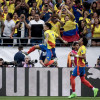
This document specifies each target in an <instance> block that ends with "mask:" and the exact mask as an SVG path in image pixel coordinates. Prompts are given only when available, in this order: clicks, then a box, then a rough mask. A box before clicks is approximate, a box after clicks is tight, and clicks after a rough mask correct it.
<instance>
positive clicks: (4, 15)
mask: <svg viewBox="0 0 100 100" xmlns="http://www.w3.org/2000/svg"><path fill="white" fill-rule="evenodd" d="M7 14H8V13H7ZM7 14H6V13H3V14H2V21H3V22H4V21H5V20H6V17H7Z"/></svg>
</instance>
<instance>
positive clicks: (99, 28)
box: [91, 18, 100, 46]
mask: <svg viewBox="0 0 100 100" xmlns="http://www.w3.org/2000/svg"><path fill="white" fill-rule="evenodd" d="M99 23H100V21H99V18H95V20H94V25H92V26H91V28H92V33H93V34H92V37H93V38H94V39H93V41H92V45H93V46H95V45H97V46H100V24H99ZM96 38H98V39H96Z"/></svg>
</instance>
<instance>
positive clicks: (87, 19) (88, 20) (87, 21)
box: [79, 17, 91, 28]
mask: <svg viewBox="0 0 100 100" xmlns="http://www.w3.org/2000/svg"><path fill="white" fill-rule="evenodd" d="M80 20H83V17H80V18H79V21H80ZM90 21H91V20H90V19H89V18H86V23H87V24H89V23H90ZM87 28H90V26H89V25H87Z"/></svg>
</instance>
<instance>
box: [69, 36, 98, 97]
mask: <svg viewBox="0 0 100 100" xmlns="http://www.w3.org/2000/svg"><path fill="white" fill-rule="evenodd" d="M87 43H88V40H87V39H86V38H85V37H83V38H81V39H80V40H79V44H80V48H79V50H78V53H77V55H75V54H72V55H71V56H75V57H77V66H76V67H75V69H74V71H73V73H72V75H71V78H70V81H71V86H72V91H73V93H72V94H71V95H70V96H69V97H68V98H74V97H76V96H77V95H76V93H75V78H76V77H77V76H78V75H79V76H80V79H81V82H82V83H83V84H84V85H86V86H88V87H89V88H91V89H92V90H93V92H94V97H96V96H97V93H98V88H94V87H93V86H92V85H91V84H90V83H89V82H88V81H87V80H86V79H85V60H86V47H85V46H86V45H87Z"/></svg>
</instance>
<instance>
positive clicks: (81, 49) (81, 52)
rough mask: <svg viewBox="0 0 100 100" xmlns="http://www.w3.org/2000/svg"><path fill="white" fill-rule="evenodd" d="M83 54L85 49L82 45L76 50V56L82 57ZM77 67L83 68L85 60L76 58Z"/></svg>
mask: <svg viewBox="0 0 100 100" xmlns="http://www.w3.org/2000/svg"><path fill="white" fill-rule="evenodd" d="M83 54H86V47H85V46H84V45H82V46H81V47H80V48H79V50H78V55H79V56H82V55H83ZM77 65H78V66H80V67H85V60H84V59H82V58H77Z"/></svg>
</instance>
